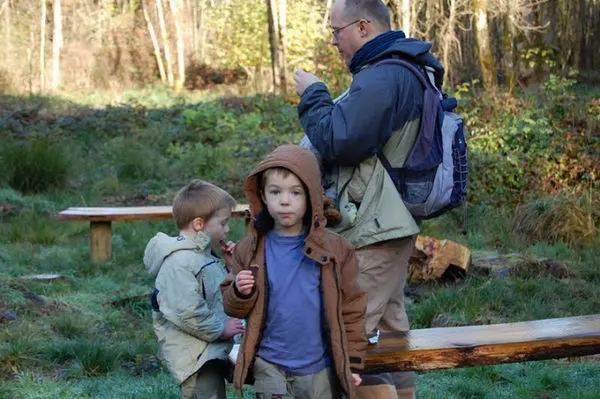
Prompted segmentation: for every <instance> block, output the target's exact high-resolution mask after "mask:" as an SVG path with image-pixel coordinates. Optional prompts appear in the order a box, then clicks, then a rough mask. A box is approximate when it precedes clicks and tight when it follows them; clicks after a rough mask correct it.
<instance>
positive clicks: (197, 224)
mask: <svg viewBox="0 0 600 399" xmlns="http://www.w3.org/2000/svg"><path fill="white" fill-rule="evenodd" d="M205 226H206V222H205V221H204V218H195V219H194V220H192V229H193V230H194V231H195V232H198V231H202V230H204V227H205Z"/></svg>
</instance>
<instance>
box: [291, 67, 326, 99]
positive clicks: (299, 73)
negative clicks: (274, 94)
mask: <svg viewBox="0 0 600 399" xmlns="http://www.w3.org/2000/svg"><path fill="white" fill-rule="evenodd" d="M320 81H321V79H319V78H317V77H316V76H315V75H313V74H312V73H310V72H306V71H305V70H303V69H298V70H296V72H294V84H295V86H296V93H298V95H299V96H300V97H302V94H304V91H305V90H306V89H307V88H308V86H310V85H312V84H313V83H317V82H320Z"/></svg>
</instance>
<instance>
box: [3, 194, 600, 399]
mask: <svg viewBox="0 0 600 399" xmlns="http://www.w3.org/2000/svg"><path fill="white" fill-rule="evenodd" d="M0 195H1V196H2V198H1V199H2V201H0V203H4V204H7V203H12V204H20V206H21V208H20V210H19V211H18V212H17V213H16V214H12V215H9V216H4V217H3V218H2V224H1V225H0V237H1V238H0V263H1V268H0V270H1V272H0V298H1V304H0V306H1V311H2V312H3V313H4V314H5V315H6V313H7V312H9V311H11V312H13V313H12V314H13V315H14V317H15V320H12V321H7V320H4V321H3V322H2V324H1V327H2V329H1V330H0V342H1V344H0V375H1V377H2V384H1V385H0V397H6V398H169V397H172V398H175V397H177V388H176V386H175V385H174V384H173V382H172V380H171V379H170V377H169V376H168V374H167V373H166V372H165V370H164V369H163V368H162V367H161V365H160V364H159V362H158V360H157V359H156V356H155V354H156V349H157V346H156V342H155V339H154V336H153V333H152V329H151V321H150V310H149V305H148V301H147V300H146V298H145V295H146V294H147V293H148V291H149V289H150V287H151V286H152V279H151V277H150V275H148V274H147V273H146V272H145V271H144V268H143V265H142V263H141V258H142V254H143V249H144V246H145V244H146V242H147V241H148V239H149V238H150V237H152V235H153V234H155V232H157V231H165V232H169V233H173V232H174V227H173V225H172V223H170V222H125V223H116V224H114V233H113V246H114V257H113V260H112V261H111V262H108V263H106V264H92V263H90V262H89V261H88V254H89V245H88V242H87V240H88V226H87V225H86V224H85V223H73V222H59V221H56V220H54V219H53V215H54V214H55V212H56V211H58V210H60V209H62V208H63V207H66V206H67V205H69V204H70V203H71V202H70V201H75V200H76V199H75V198H69V197H68V196H67V197H60V196H58V197H54V198H50V197H51V196H47V197H42V196H33V197H24V196H21V195H19V194H18V193H16V192H14V191H12V190H7V189H5V190H2V191H0ZM478 212H484V211H483V210H481V209H472V210H471V211H470V218H473V219H474V218H475V216H476V215H477V213H478ZM501 220H502V218H501V217H500V216H498V218H497V219H495V220H492V221H491V222H492V223H491V224H490V223H487V224H486V223H482V222H476V221H475V220H473V221H472V222H471V223H469V225H468V228H467V234H466V235H462V234H460V233H457V232H458V231H460V229H459V227H460V226H459V225H457V224H456V223H455V221H454V219H453V215H449V216H448V217H445V218H443V219H441V220H438V221H436V222H434V223H432V224H429V225H426V226H425V229H424V232H425V233H429V234H432V235H435V236H438V237H439V236H446V237H452V238H454V239H456V240H457V241H460V242H463V243H465V244H467V245H469V246H470V247H471V248H473V249H474V250H475V254H476V255H477V253H478V251H480V250H481V251H483V250H484V249H487V250H489V249H490V248H495V249H496V251H500V252H514V251H520V252H521V253H523V254H529V255H531V256H537V257H550V258H553V259H556V260H558V261H561V262H564V263H565V264H567V265H568V267H569V268H570V269H571V270H572V271H573V272H575V277H571V278H565V279H558V278H556V277H553V276H550V275H545V274H543V273H540V274H535V273H534V274H533V275H531V276H527V278H517V277H512V278H505V277H492V278H489V277H482V276H478V275H469V276H468V277H467V278H466V279H465V280H464V281H462V282H459V283H440V284H436V285H429V286H427V287H424V288H423V287H416V286H415V288H421V289H419V290H418V295H413V296H412V297H411V305H410V306H409V312H410V316H411V321H412V326H413V327H414V328H423V327H428V326H431V325H432V323H433V322H434V320H435V319H436V318H437V319H439V315H444V317H445V320H449V322H448V324H455V325H462V324H486V323H495V322H506V321H521V320H530V319H540V318H548V317H562V316H570V315H580V314H590V313H595V312H596V313H597V312H598V309H600V294H599V293H600V273H598V270H597V259H598V258H599V256H600V252H599V251H598V249H597V248H588V249H583V250H579V251H572V250H569V249H568V248H567V247H566V246H565V245H562V244H553V245H549V244H546V245H539V244H538V245H533V246H528V247H524V248H521V247H510V246H505V245H502V244H500V245H499V243H502V242H510V241H511V239H510V237H506V236H505V234H506V233H505V232H503V227H502V225H501ZM484 225H485V226H486V228H484ZM242 231H243V226H241V224H240V223H239V222H235V223H234V229H233V231H232V237H233V238H236V237H239V236H240V235H241V234H242ZM41 273H57V274H60V275H61V276H62V279H60V280H57V281H53V282H39V281H32V280H29V279H27V278H26V277H27V276H29V275H33V274H41ZM599 372H600V363H598V362H595V361H593V360H590V359H568V360H555V361H545V362H532V363H527V364H514V365H502V366H492V367H482V368H472V369H464V370H451V371H437V372H428V373H423V374H421V375H420V376H419V379H418V390H419V393H420V397H430V398H439V397H456V398H479V397H486V398H513V397H522V398H531V397H538V398H555V397H564V398H592V397H598V396H597V392H600V380H599V379H598V378H595V376H597V375H598V373H599ZM230 396H231V397H234V396H233V394H231V395H230Z"/></svg>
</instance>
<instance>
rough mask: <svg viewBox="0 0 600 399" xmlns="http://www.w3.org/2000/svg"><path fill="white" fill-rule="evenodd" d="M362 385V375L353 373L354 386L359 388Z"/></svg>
mask: <svg viewBox="0 0 600 399" xmlns="http://www.w3.org/2000/svg"><path fill="white" fill-rule="evenodd" d="M361 383H362V378H360V375H358V374H356V373H352V385H354V386H355V387H357V386H359V385H360V384H361Z"/></svg>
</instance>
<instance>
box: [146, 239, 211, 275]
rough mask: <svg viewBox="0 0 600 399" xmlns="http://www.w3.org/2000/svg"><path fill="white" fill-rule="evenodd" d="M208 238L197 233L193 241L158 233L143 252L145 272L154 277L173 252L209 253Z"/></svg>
mask: <svg viewBox="0 0 600 399" xmlns="http://www.w3.org/2000/svg"><path fill="white" fill-rule="evenodd" d="M209 244H210V238H209V237H208V236H207V235H206V234H203V233H199V234H197V235H196V237H194V238H193V239H183V237H181V236H179V237H171V236H168V235H166V234H165V233H158V234H156V235H155V236H154V237H152V239H151V240H150V241H149V242H148V245H147V246H146V249H145V251H144V265H145V266H146V270H147V271H148V272H149V273H150V274H152V277H156V276H157V275H158V272H159V271H160V268H161V267H162V265H163V263H164V261H165V259H166V258H167V257H168V256H169V255H171V254H172V253H173V252H177V251H181V250H183V249H191V250H196V251H199V252H205V251H209V250H210V247H209Z"/></svg>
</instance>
